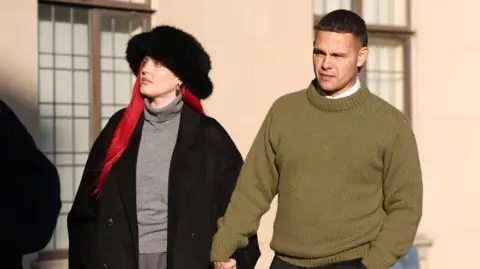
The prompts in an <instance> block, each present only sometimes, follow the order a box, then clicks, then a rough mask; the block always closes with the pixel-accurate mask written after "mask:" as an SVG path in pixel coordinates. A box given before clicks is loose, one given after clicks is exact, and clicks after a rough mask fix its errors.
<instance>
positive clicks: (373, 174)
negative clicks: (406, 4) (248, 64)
mask: <svg viewBox="0 0 480 269" xmlns="http://www.w3.org/2000/svg"><path fill="white" fill-rule="evenodd" d="M367 44H368V36H367V28H366V25H365V22H364V20H363V19H362V18H360V17H359V16H358V15H357V14H355V13H353V12H350V11H347V10H336V11H333V12H331V13H329V14H327V15H325V16H324V17H323V18H322V19H321V21H320V22H319V24H318V26H317V33H316V38H315V42H314V48H313V64H314V69H315V75H316V79H314V80H313V81H312V82H311V83H310V85H309V86H308V88H307V89H305V90H302V91H298V92H294V93H291V94H287V95H285V96H283V97H281V98H279V99H278V100H277V101H275V103H274V104H273V106H272V107H271V108H270V110H269V112H268V114H267V116H266V119H265V121H264V122H263V124H262V126H261V128H260V131H259V133H258V135H257V137H256V139H255V141H254V143H253V145H252V147H251V149H250V152H249V153H248V155H247V158H246V161H245V164H244V167H243V168H242V171H241V173H240V176H239V180H238V183H237V186H236V189H235V191H234V193H233V195H232V198H231V201H230V204H229V206H228V209H227V211H226V214H225V216H224V217H223V218H222V219H220V220H219V230H218V232H217V233H216V235H215V237H214V242H213V246H212V252H211V261H213V262H214V264H215V267H216V268H222V267H225V266H228V265H229V262H228V261H229V258H230V257H231V255H232V253H233V252H234V251H235V250H236V249H238V248H241V247H243V246H245V245H246V244H247V238H248V236H249V235H251V234H253V233H255V231H256V230H257V229H258V225H259V221H260V218H261V216H262V215H263V214H264V213H265V212H266V211H267V210H268V209H269V206H270V203H271V201H272V199H273V197H274V196H275V195H276V194H278V209H277V215H276V220H275V224H274V232H273V238H272V242H271V247H272V249H273V250H274V251H275V254H276V255H275V258H274V260H273V262H272V265H271V269H294V268H305V267H310V268H328V269H334V268H335V269H340V268H342V269H347V268H348V269H354V268H355V269H357V268H368V269H387V268H389V267H390V266H392V265H393V264H395V262H396V261H397V260H398V259H399V258H400V257H402V256H403V255H405V254H406V253H407V252H408V251H409V249H410V248H411V246H412V243H413V240H414V237H415V234H416V231H417V227H418V224H419V221H420V219H421V215H422V179H421V169H420V163H419V156H418V152H417V146H416V141H415V137H414V134H413V132H412V129H411V127H410V123H409V122H408V120H407V119H406V118H405V116H404V115H403V114H402V113H401V112H400V111H398V110H397V109H395V108H394V107H393V106H391V105H389V104H388V103H387V102H385V101H383V100H382V99H380V98H379V97H377V96H375V95H374V94H372V93H370V92H369V90H368V89H367V87H366V86H364V85H361V83H360V81H359V78H358V73H359V70H360V69H361V68H362V66H363V65H364V64H365V62H366V60H367V56H368V48H367Z"/></svg>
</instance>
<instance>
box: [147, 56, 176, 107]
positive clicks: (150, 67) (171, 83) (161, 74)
mask: <svg viewBox="0 0 480 269" xmlns="http://www.w3.org/2000/svg"><path fill="white" fill-rule="evenodd" d="M140 79H141V87H140V92H141V93H142V95H143V96H145V97H147V98H149V99H157V98H161V99H169V98H171V97H173V98H174V97H175V96H176V90H177V85H180V84H182V82H181V81H180V79H179V78H178V77H177V76H176V75H175V74H174V73H172V71H170V69H168V68H167V67H165V66H164V65H163V64H162V63H161V62H158V61H157V60H155V59H153V58H151V57H148V56H147V57H145V59H144V60H143V69H142V73H141V77H140Z"/></svg>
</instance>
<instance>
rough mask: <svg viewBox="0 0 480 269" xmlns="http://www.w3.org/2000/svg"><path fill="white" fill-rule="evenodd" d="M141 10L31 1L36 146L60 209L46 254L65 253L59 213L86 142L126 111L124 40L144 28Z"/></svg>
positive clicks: (95, 2) (138, 3) (106, 2)
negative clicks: (50, 166) (52, 173)
mask: <svg viewBox="0 0 480 269" xmlns="http://www.w3.org/2000/svg"><path fill="white" fill-rule="evenodd" d="M80 2H81V4H80ZM147 5H148V7H149V1H148V0H123V1H119V0H117V1H114V0H103V1H100V0H82V1H76V0H71V1H66V0H62V1H40V3H39V7H38V20H39V23H38V37H39V38H38V51H39V56H38V57H39V70H38V72H39V73H38V76H39V77H38V79H39V88H38V97H39V99H38V100H39V115H40V128H41V139H40V142H39V147H40V148H41V149H42V151H43V152H44V153H45V154H46V155H47V156H48V157H49V158H50V160H51V161H52V162H53V163H54V164H55V165H56V166H57V169H58V172H59V175H60V180H61V198H62V203H63V205H62V209H61V213H60V216H59V219H58V223H57V228H56V231H55V233H54V236H53V237H52V239H51V241H50V243H49V244H48V246H47V247H46V249H45V250H47V251H48V250H50V251H58V250H66V249H68V234H67V221H66V219H67V214H68V212H69V211H70V208H71V206H72V202H73V199H74V196H75V193H76V191H77V187H78V185H79V184H80V180H81V176H82V173H83V168H84V165H85V163H86V160H87V157H88V152H89V150H90V147H91V144H92V143H93V141H94V140H95V138H96V137H97V136H98V134H99V132H100V130H101V128H102V127H103V126H104V124H105V119H108V118H109V117H110V116H111V115H112V114H113V113H114V112H115V111H117V110H118V109H120V108H122V107H124V106H126V105H128V102H129V100H130V92H131V90H132V86H133V82H134V77H133V75H132V74H131V72H130V69H129V67H128V63H127V62H126V60H125V49H126V45H127V42H128V40H129V38H130V37H131V36H132V35H134V34H137V33H140V32H143V31H145V30H147V29H149V27H150V13H151V12H150V11H149V9H148V8H147ZM116 8H118V9H116ZM126 8H129V9H126Z"/></svg>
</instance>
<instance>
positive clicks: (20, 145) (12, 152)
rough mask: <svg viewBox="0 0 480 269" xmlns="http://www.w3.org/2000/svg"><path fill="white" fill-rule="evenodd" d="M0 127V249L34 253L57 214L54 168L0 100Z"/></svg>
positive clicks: (50, 231) (43, 242)
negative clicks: (0, 185) (0, 174)
mask: <svg viewBox="0 0 480 269" xmlns="http://www.w3.org/2000/svg"><path fill="white" fill-rule="evenodd" d="M0 130H1V131H0V132H1V135H0V137H1V143H2V144H3V146H2V147H1V149H0V167H1V173H2V177H1V178H2V184H3V186H2V188H1V190H0V194H1V195H0V210H1V213H2V220H3V221H1V222H0V231H1V233H2V234H1V238H0V239H1V240H0V242H2V244H1V246H0V248H2V247H7V248H8V253H12V254H17V255H18V254H21V255H23V254H27V253H32V252H36V251H39V250H41V249H43V248H44V247H45V246H46V245H47V244H48V242H49V241H50V238H51V237H52V234H53V231H54V230H55V226H56V224H57V218H58V215H59V213H60V207H61V201H60V180H59V177H58V173H57V169H56V168H55V166H54V165H53V164H52V163H51V162H50V161H49V160H48V159H47V158H46V157H45V155H43V153H42V152H40V150H38V148H37V146H36V145H35V142H34V140H33V138H32V137H31V135H30V134H29V133H28V131H27V129H26V128H25V126H24V125H23V124H22V123H21V121H20V120H19V119H18V118H17V116H16V115H15V114H14V112H13V111H12V110H11V109H10V108H9V107H8V106H7V105H6V104H5V103H3V102H2V101H0ZM0 251H1V250H0Z"/></svg>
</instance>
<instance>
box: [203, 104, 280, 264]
mask: <svg viewBox="0 0 480 269" xmlns="http://www.w3.org/2000/svg"><path fill="white" fill-rule="evenodd" d="M271 119H272V115H271V111H269V113H268V114H267V116H266V118H265V120H264V122H263V124H262V126H261V127H260V130H259V132H258V134H257V136H256V138H255V140H254V142H253V144H252V147H251V148H250V151H249V153H248V154H247V158H246V159H245V164H244V166H243V167H242V169H241V171H240V175H239V178H238V181H237V185H236V187H235V190H234V191H233V194H232V197H231V200H230V203H229V205H228V207H227V211H226V213H225V215H224V217H223V218H220V219H219V221H218V227H219V229H218V231H217V233H216V234H215V236H214V239H213V245H212V252H211V257H210V258H211V261H228V259H229V258H230V257H231V256H232V254H233V253H234V252H235V251H236V250H237V249H239V248H243V247H245V246H247V244H248V238H249V237H250V236H251V235H253V234H255V233H256V231H257V229H258V226H259V224H260V218H261V216H262V215H263V214H264V213H265V212H266V211H267V210H268V209H269V208H270V204H271V202H272V200H273V197H274V196H275V195H276V193H277V182H278V172H277V170H276V168H275V164H274V159H275V153H274V150H273V147H272V145H271V142H270V126H271Z"/></svg>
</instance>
